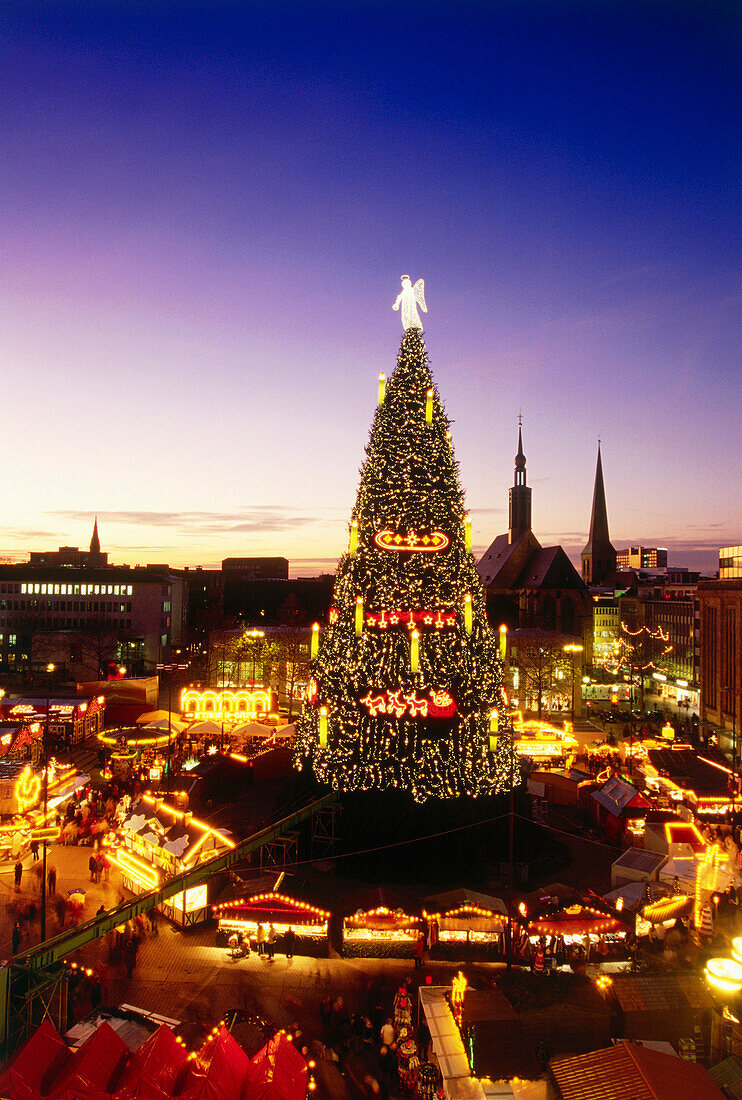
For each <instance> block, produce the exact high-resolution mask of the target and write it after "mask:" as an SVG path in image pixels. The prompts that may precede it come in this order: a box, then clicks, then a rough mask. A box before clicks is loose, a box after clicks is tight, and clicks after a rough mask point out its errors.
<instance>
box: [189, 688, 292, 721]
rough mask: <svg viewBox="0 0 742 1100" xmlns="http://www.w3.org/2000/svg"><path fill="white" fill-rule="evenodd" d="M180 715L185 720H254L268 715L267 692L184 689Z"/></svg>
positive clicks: (268, 693) (268, 695) (269, 704)
mask: <svg viewBox="0 0 742 1100" xmlns="http://www.w3.org/2000/svg"><path fill="white" fill-rule="evenodd" d="M180 709H181V713H182V714H183V715H185V716H186V717H187V718H207V717H208V718H232V719H237V718H255V717H257V716H258V715H260V714H270V709H271V693H270V692H269V691H261V690H259V691H246V690H243V689H240V690H238V691H195V690H194V689H193V688H186V689H185V690H184V691H183V692H182V693H181V696H180Z"/></svg>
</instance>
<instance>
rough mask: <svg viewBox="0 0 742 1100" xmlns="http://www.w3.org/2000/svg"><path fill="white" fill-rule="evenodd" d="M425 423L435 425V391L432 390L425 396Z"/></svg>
mask: <svg viewBox="0 0 742 1100" xmlns="http://www.w3.org/2000/svg"><path fill="white" fill-rule="evenodd" d="M425 423H426V424H432V423H433V391H432V389H430V390H428V392H427V394H426V395H425Z"/></svg>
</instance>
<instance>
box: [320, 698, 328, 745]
mask: <svg viewBox="0 0 742 1100" xmlns="http://www.w3.org/2000/svg"><path fill="white" fill-rule="evenodd" d="M319 747H320V748H321V749H326V748H327V707H320V708H319Z"/></svg>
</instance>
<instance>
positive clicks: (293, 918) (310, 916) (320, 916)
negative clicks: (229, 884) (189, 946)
mask: <svg viewBox="0 0 742 1100" xmlns="http://www.w3.org/2000/svg"><path fill="white" fill-rule="evenodd" d="M213 912H214V916H216V917H220V918H221V919H232V920H251V921H267V922H270V921H277V922H280V923H281V924H295V925H297V926H299V925H302V924H323V923H324V922H325V921H326V920H327V919H328V917H329V916H330V914H329V912H327V911H326V910H324V909H318V908H317V906H315V905H310V904H309V903H308V902H306V901H303V900H300V899H298V898H290V897H288V896H287V895H285V894H276V893H274V892H272V891H271V892H269V893H259V894H253V895H252V896H251V897H245V898H237V899H235V900H234V901H227V902H223V903H222V904H221V905H215V906H214V908H213Z"/></svg>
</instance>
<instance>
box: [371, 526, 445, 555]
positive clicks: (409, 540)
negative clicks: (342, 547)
mask: <svg viewBox="0 0 742 1100" xmlns="http://www.w3.org/2000/svg"><path fill="white" fill-rule="evenodd" d="M374 544H375V545H376V546H378V548H379V550H394V551H396V553H398V554H436V553H437V552H438V551H439V550H445V549H446V547H447V546H450V544H451V540H450V539H449V537H448V535H446V534H445V533H444V532H443V531H430V532H429V533H426V534H423V535H418V534H417V532H416V531H410V533H409V534H408V535H401V534H400V533H399V531H389V530H387V531H377V532H376V534H375V535H374Z"/></svg>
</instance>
